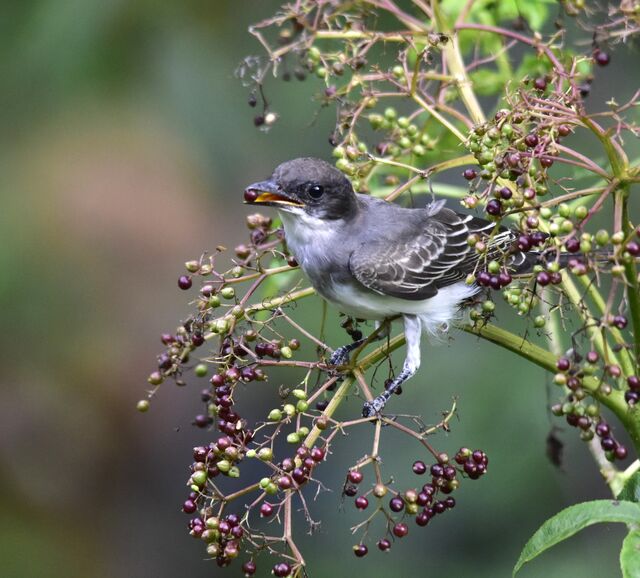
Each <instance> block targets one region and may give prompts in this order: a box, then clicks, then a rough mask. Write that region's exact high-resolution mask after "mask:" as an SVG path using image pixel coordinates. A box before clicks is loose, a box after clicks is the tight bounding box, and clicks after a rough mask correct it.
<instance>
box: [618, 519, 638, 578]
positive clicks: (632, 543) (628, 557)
mask: <svg viewBox="0 0 640 578" xmlns="http://www.w3.org/2000/svg"><path fill="white" fill-rule="evenodd" d="M620 568H621V570H622V577H623V578H638V576H640V531H638V530H631V532H629V533H628V534H627V535H626V537H625V539H624V541H623V542H622V550H620Z"/></svg>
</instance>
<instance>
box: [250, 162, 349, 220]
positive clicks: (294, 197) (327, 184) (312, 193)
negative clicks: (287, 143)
mask: <svg viewBox="0 0 640 578" xmlns="http://www.w3.org/2000/svg"><path fill="white" fill-rule="evenodd" d="M244 200H245V202H246V203H248V204H250V205H267V206H272V207H276V208H277V209H278V210H281V211H286V212H288V213H292V214H294V215H296V214H298V215H309V216H312V217H315V218H317V219H326V220H334V219H344V218H348V217H349V216H351V215H352V214H354V212H355V211H356V208H357V198H356V195H355V193H354V192H353V187H352V186H351V183H350V182H349V180H348V179H347V177H345V176H344V174H342V173H341V172H340V171H339V170H338V169H336V168H335V167H334V166H332V165H330V164H329V163H327V162H325V161H323V160H321V159H314V158H300V159H294V160H291V161H287V162H285V163H282V164H281V165H278V166H277V167H276V170H275V171H273V175H271V177H270V178H269V179H267V180H266V181H262V182H259V183H254V184H253V185H250V186H248V187H247V188H246V189H245V191H244Z"/></svg>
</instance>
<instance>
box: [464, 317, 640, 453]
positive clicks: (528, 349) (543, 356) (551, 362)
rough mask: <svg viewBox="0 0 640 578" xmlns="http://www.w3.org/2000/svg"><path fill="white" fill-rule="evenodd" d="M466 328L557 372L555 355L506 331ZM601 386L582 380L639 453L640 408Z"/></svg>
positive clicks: (594, 379) (468, 326)
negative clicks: (639, 409) (619, 424)
mask: <svg viewBox="0 0 640 578" xmlns="http://www.w3.org/2000/svg"><path fill="white" fill-rule="evenodd" d="M462 329H463V330H464V331H466V332H467V333H471V334H473V335H477V336H479V337H482V338H483V339H486V340H487V341H491V342H492V343H495V344H496V345H500V347H504V348H505V349H508V350H509V351H512V352H513V353H516V354H517V355H519V356H520V357H524V358H525V359H527V360H528V361H530V362H532V363H535V364H536V365H538V366H539V367H542V368H543V369H546V370H547V371H551V372H554V373H555V372H556V356H555V355H554V354H553V353H551V352H550V351H547V350H546V349H543V348H542V347H539V346H538V345H535V344H533V343H531V342H529V341H527V340H526V339H523V338H522V337H519V336H517V335H514V334H513V333H511V332H509V331H506V330H505V329H501V328H499V327H496V326H495V325H489V324H487V325H483V326H471V325H464V326H463V327H462ZM599 385H600V382H599V380H598V379H596V378H595V377H591V376H585V377H584V378H583V380H582V387H583V389H585V390H586V391H588V392H589V393H590V395H591V396H592V397H593V398H594V399H596V400H598V401H599V402H600V403H601V404H602V405H604V406H605V407H607V408H609V409H610V410H611V411H612V412H613V413H615V415H616V416H617V417H618V419H619V420H620V421H621V422H622V424H623V426H624V428H625V429H626V430H627V433H628V434H629V437H630V438H631V441H632V442H633V445H634V447H635V449H636V452H637V453H640V412H639V411H638V410H637V409H634V408H629V406H628V405H627V402H626V401H625V399H624V394H623V393H622V392H621V391H620V390H617V389H614V390H613V391H612V392H611V393H609V395H604V394H603V393H602V392H601V391H600V390H599Z"/></svg>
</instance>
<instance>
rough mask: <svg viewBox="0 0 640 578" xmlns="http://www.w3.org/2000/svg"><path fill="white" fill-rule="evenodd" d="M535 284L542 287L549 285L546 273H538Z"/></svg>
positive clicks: (549, 281)
mask: <svg viewBox="0 0 640 578" xmlns="http://www.w3.org/2000/svg"><path fill="white" fill-rule="evenodd" d="M536 282H537V283H538V285H541V286H542V287H544V286H546V285H549V283H551V276H550V275H549V273H547V272H546V271H540V273H538V275H537V276H536Z"/></svg>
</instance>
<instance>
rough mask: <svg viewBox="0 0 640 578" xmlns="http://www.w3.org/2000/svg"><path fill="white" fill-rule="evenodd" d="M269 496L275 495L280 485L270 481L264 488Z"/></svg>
mask: <svg viewBox="0 0 640 578" xmlns="http://www.w3.org/2000/svg"><path fill="white" fill-rule="evenodd" d="M264 491H265V493H266V494H267V495H268V496H275V495H276V494H277V493H278V486H276V485H275V484H274V483H273V482H269V485H268V486H267V487H266V488H265V489H264Z"/></svg>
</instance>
